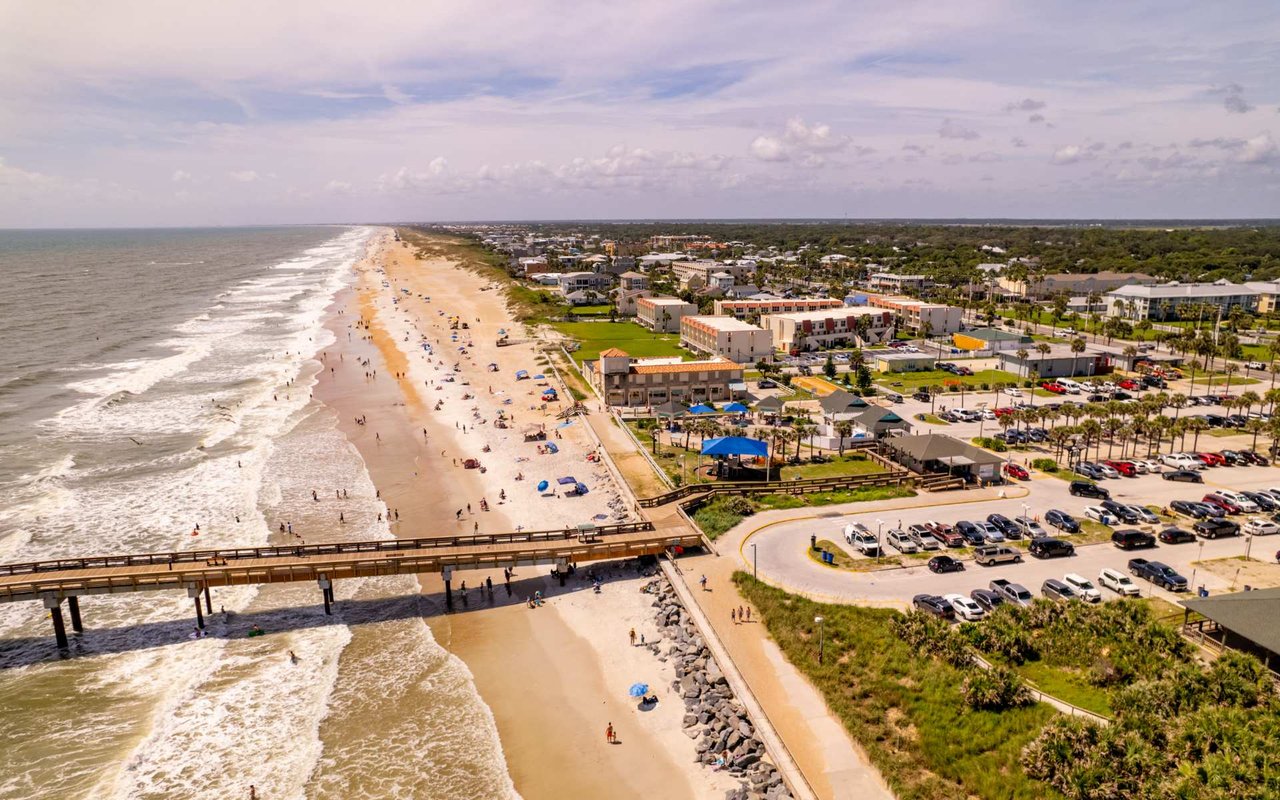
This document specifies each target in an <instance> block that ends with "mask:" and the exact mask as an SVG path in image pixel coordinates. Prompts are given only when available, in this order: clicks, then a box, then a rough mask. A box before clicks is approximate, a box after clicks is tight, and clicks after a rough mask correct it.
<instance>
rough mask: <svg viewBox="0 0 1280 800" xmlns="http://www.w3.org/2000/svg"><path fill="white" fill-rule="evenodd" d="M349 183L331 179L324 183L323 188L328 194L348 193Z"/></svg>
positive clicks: (349, 191) (349, 190)
mask: <svg viewBox="0 0 1280 800" xmlns="http://www.w3.org/2000/svg"><path fill="white" fill-rule="evenodd" d="M351 188H352V187H351V184H349V183H347V182H346V181H338V180H333V181H329V182H328V183H326V184H325V185H324V190H325V191H326V192H328V193H329V194H350V193H351Z"/></svg>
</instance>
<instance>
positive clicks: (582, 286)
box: [560, 272, 613, 295]
mask: <svg viewBox="0 0 1280 800" xmlns="http://www.w3.org/2000/svg"><path fill="white" fill-rule="evenodd" d="M612 284H613V280H612V279H611V278H610V277H609V276H608V275H601V274H599V273H596V272H565V273H563V274H561V275H560V291H562V292H564V293H565V294H566V295H567V294H570V293H572V292H588V291H590V292H598V291H602V290H605V289H608V288H609V287H610V286H611V285H612Z"/></svg>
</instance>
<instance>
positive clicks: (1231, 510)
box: [1200, 492, 1244, 514]
mask: <svg viewBox="0 0 1280 800" xmlns="http://www.w3.org/2000/svg"><path fill="white" fill-rule="evenodd" d="M1200 502H1202V503H1205V504H1207V505H1211V506H1217V507H1218V508H1220V509H1222V510H1223V511H1225V512H1227V513H1228V514H1239V513H1240V512H1242V511H1244V509H1243V508H1241V507H1240V506H1238V505H1236V503H1235V502H1234V501H1232V500H1229V499H1227V498H1226V497H1225V496H1224V495H1223V494H1222V493H1220V492H1209V493H1208V494H1206V495H1205V496H1204V497H1202V498H1200Z"/></svg>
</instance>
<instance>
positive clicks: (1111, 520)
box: [1084, 506, 1116, 525]
mask: <svg viewBox="0 0 1280 800" xmlns="http://www.w3.org/2000/svg"><path fill="white" fill-rule="evenodd" d="M1084 515H1085V516H1086V517H1088V518H1089V519H1093V520H1097V521H1098V522H1101V523H1102V524H1103V525H1115V524H1116V518H1115V517H1113V516H1111V512H1110V511H1107V510H1106V509H1105V508H1103V507H1102V506H1085V507H1084Z"/></svg>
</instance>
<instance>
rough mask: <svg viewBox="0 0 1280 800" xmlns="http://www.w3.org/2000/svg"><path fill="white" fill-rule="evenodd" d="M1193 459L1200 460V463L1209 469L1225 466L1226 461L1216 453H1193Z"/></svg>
mask: <svg viewBox="0 0 1280 800" xmlns="http://www.w3.org/2000/svg"><path fill="white" fill-rule="evenodd" d="M1194 457H1195V458H1197V459H1199V460H1200V463H1202V464H1204V465H1206V466H1210V467H1221V466H1225V465H1226V463H1227V460H1226V459H1225V458H1223V457H1222V456H1220V455H1218V454H1217V453H1195V454H1194Z"/></svg>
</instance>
